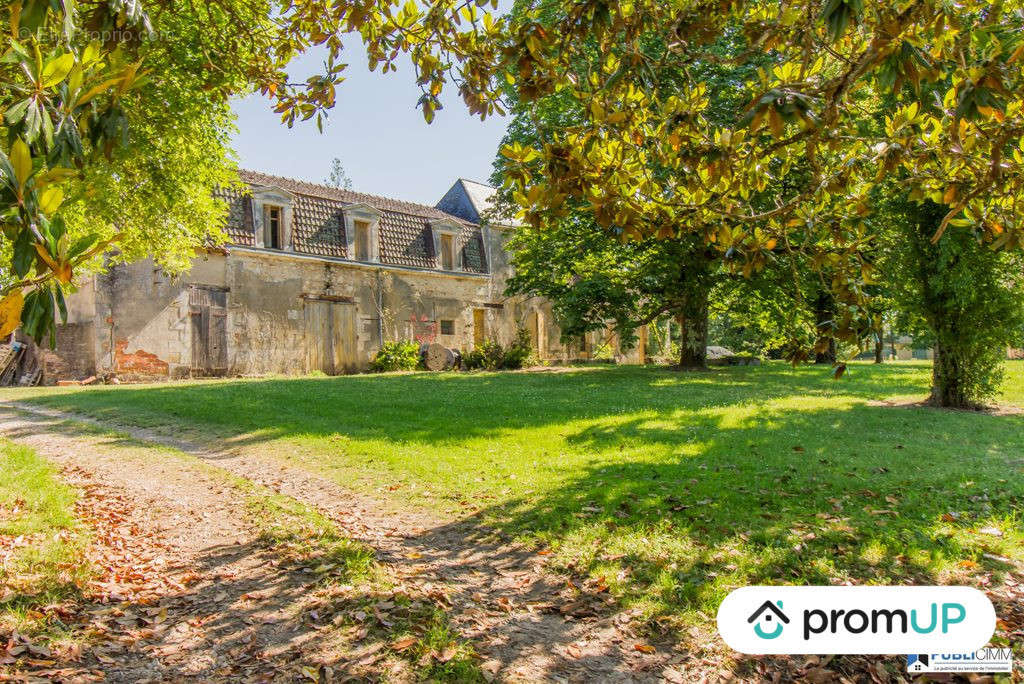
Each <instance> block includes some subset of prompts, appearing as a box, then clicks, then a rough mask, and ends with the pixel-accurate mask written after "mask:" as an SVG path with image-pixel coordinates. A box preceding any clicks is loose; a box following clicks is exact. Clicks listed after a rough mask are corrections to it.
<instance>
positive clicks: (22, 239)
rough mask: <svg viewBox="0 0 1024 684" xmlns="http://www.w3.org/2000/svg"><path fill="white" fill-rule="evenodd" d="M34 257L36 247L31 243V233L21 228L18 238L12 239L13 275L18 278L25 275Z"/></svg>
mask: <svg viewBox="0 0 1024 684" xmlns="http://www.w3.org/2000/svg"><path fill="white" fill-rule="evenodd" d="M35 258H36V248H35V247H34V246H33V244H32V233H31V232H29V231H28V230H27V229H24V228H22V230H21V232H20V233H18V238H17V239H16V240H15V241H14V256H13V258H12V259H11V268H13V269H14V275H16V276H18V277H19V278H24V277H25V276H27V275H28V272H29V270H30V269H31V268H32V262H33V261H34V260H35Z"/></svg>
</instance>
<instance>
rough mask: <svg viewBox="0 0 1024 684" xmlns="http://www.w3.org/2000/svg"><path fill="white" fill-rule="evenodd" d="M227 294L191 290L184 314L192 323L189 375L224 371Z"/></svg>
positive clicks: (214, 291)
mask: <svg viewBox="0 0 1024 684" xmlns="http://www.w3.org/2000/svg"><path fill="white" fill-rule="evenodd" d="M227 307H228V293H227V291H226V290H223V289H220V288H213V287H202V286H193V287H192V290H191V291H190V292H189V297H188V310H189V318H190V319H191V322H192V372H193V373H194V374H196V375H224V374H225V373H227V371H228V308H227Z"/></svg>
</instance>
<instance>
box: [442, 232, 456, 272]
mask: <svg viewBox="0 0 1024 684" xmlns="http://www.w3.org/2000/svg"><path fill="white" fill-rule="evenodd" d="M441 270H443V271H454V270H455V236H454V235H448V234H445V235H442V236H441Z"/></svg>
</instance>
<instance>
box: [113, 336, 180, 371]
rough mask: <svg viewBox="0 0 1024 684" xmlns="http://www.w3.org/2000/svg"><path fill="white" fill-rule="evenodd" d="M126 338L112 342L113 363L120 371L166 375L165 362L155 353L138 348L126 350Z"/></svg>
mask: <svg viewBox="0 0 1024 684" xmlns="http://www.w3.org/2000/svg"><path fill="white" fill-rule="evenodd" d="M127 346H128V340H118V341H117V342H116V343H114V365H115V368H116V370H117V371H118V372H120V373H138V374H139V375H167V374H168V366H167V362H166V361H164V360H162V359H161V358H160V357H159V356H157V355H156V354H150V353H149V352H147V351H143V350H141V349H140V350H138V351H134V352H126V351H125V348H126V347H127Z"/></svg>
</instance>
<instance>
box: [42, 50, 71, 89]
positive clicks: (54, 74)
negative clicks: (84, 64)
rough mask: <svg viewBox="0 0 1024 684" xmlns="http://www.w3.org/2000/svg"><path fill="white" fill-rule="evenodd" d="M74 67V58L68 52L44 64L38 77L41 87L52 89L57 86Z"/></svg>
mask: <svg viewBox="0 0 1024 684" xmlns="http://www.w3.org/2000/svg"><path fill="white" fill-rule="evenodd" d="M74 66H75V56H74V55H73V54H71V53H70V52H68V53H66V54H63V55H61V56H60V57H55V58H54V59H51V60H49V61H48V62H47V63H46V66H44V67H43V73H42V76H41V77H40V81H41V82H42V86H43V87H44V88H52V87H53V86H55V85H57V84H58V83H60V82H61V81H63V80H64V79H65V78H67V75H68V74H69V73H71V68H72V67H74Z"/></svg>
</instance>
